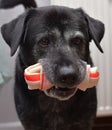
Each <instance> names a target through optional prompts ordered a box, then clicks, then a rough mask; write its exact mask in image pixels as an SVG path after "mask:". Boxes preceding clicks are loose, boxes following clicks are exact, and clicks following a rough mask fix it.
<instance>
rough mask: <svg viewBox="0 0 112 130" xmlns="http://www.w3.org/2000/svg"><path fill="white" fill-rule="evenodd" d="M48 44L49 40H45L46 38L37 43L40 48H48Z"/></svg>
mask: <svg viewBox="0 0 112 130" xmlns="http://www.w3.org/2000/svg"><path fill="white" fill-rule="evenodd" d="M49 43H50V42H49V39H47V38H44V39H41V40H40V41H39V45H40V46H42V47H46V46H48V45H49Z"/></svg>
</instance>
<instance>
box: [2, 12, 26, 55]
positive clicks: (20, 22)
mask: <svg viewBox="0 0 112 130" xmlns="http://www.w3.org/2000/svg"><path fill="white" fill-rule="evenodd" d="M26 17H27V13H24V14H23V15H21V16H19V17H18V18H16V19H15V20H13V21H11V22H10V23H7V24H4V25H3V26H2V27H1V33H2V36H3V38H4V40H5V41H6V43H7V44H8V45H9V47H10V48H11V56H13V55H14V54H15V52H16V50H17V48H18V46H19V44H20V43H21V40H22V36H23V32H24V30H25V20H26Z"/></svg>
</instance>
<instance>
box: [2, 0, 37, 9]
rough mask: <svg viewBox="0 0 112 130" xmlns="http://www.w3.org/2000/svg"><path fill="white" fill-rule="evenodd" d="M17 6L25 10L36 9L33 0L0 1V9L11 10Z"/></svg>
mask: <svg viewBox="0 0 112 130" xmlns="http://www.w3.org/2000/svg"><path fill="white" fill-rule="evenodd" d="M19 4H22V5H23V6H24V7H25V8H26V9H27V8H32V7H33V8H36V7H37V4H36V2H35V0H0V8H2V9H8V8H12V7H14V6H17V5H19Z"/></svg>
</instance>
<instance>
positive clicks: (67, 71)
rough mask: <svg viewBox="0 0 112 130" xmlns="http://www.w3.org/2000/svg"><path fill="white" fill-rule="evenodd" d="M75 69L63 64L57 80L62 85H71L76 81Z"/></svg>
mask: <svg viewBox="0 0 112 130" xmlns="http://www.w3.org/2000/svg"><path fill="white" fill-rule="evenodd" d="M77 73H78V72H77V70H76V69H74V68H73V67H72V66H64V67H62V68H60V70H59V82H60V84H61V85H62V86H65V87H66V86H68V87H72V86H73V85H74V84H75V82H76V81H77V77H78V76H77Z"/></svg>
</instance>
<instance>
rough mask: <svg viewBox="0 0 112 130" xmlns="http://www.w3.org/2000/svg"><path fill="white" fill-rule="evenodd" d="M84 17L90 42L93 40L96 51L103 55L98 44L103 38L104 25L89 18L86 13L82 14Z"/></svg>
mask: <svg viewBox="0 0 112 130" xmlns="http://www.w3.org/2000/svg"><path fill="white" fill-rule="evenodd" d="M84 15H85V18H86V21H87V24H88V27H89V35H90V40H92V39H93V40H94V42H95V44H96V46H97V47H98V49H99V50H100V51H101V52H102V53H103V49H102V48H101V45H100V42H101V40H102V38H103V36H104V31H105V27H104V24H103V23H102V22H101V21H99V20H96V19H94V18H92V17H90V16H89V15H87V14H86V13H84Z"/></svg>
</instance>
